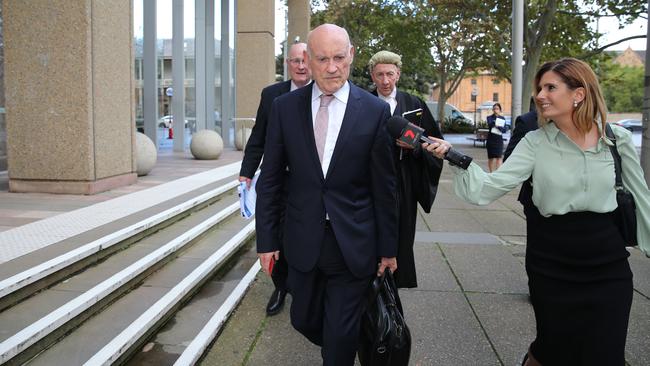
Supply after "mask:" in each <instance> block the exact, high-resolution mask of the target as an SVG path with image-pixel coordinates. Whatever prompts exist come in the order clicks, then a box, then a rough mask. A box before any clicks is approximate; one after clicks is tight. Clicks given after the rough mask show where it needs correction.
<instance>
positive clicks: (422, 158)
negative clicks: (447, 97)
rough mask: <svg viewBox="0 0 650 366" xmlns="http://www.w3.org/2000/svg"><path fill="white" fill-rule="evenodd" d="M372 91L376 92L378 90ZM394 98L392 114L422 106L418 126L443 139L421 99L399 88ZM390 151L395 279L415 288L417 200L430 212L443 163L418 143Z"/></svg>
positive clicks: (429, 134)
mask: <svg viewBox="0 0 650 366" xmlns="http://www.w3.org/2000/svg"><path fill="white" fill-rule="evenodd" d="M373 93H374V94H375V95H377V91H375V92H373ZM396 99H397V107H396V108H395V111H394V112H393V115H394V116H401V115H402V113H404V112H408V111H412V110H414V109H417V108H422V111H423V113H422V121H421V125H420V127H422V128H424V130H425V134H426V136H433V137H438V138H442V133H441V132H440V128H439V126H438V123H437V122H436V121H435V119H434V118H433V116H432V115H431V112H430V111H429V108H428V107H427V105H426V103H425V102H424V101H423V100H422V99H420V98H418V97H416V96H413V95H410V94H408V93H404V92H401V91H399V90H397V95H396ZM393 154H394V155H393V157H394V161H395V168H396V172H397V188H398V195H397V202H398V206H399V211H398V212H399V233H398V234H399V236H398V241H399V247H398V252H397V271H396V272H395V282H396V284H397V287H399V288H410V287H417V285H418V283H417V276H416V271H415V258H414V255H413V244H414V240H415V223H416V221H417V213H418V210H417V204H418V203H420V206H421V207H422V209H423V210H424V211H425V212H426V213H429V212H431V206H432V205H433V200H434V199H435V197H436V192H437V190H438V180H439V179H440V173H441V172H442V166H443V163H442V160H441V159H438V158H436V157H434V156H433V155H432V154H427V153H426V152H424V151H422V149H421V147H420V146H418V147H417V148H416V149H414V150H407V149H401V148H399V147H398V146H397V145H394V149H393Z"/></svg>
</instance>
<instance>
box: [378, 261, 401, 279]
mask: <svg viewBox="0 0 650 366" xmlns="http://www.w3.org/2000/svg"><path fill="white" fill-rule="evenodd" d="M386 268H388V269H390V271H391V272H393V273H395V271H397V258H395V257H391V258H386V257H381V262H380V263H379V269H377V277H379V276H381V275H383V274H384V271H385V270H386Z"/></svg>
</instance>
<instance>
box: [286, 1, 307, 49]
mask: <svg viewBox="0 0 650 366" xmlns="http://www.w3.org/2000/svg"><path fill="white" fill-rule="evenodd" d="M287 8H288V9H289V31H288V32H287V34H288V38H287V39H288V43H289V44H292V43H293V42H294V40H295V39H296V37H300V41H301V42H305V43H306V42H307V34H308V33H309V30H310V29H311V26H310V23H309V22H310V19H311V10H310V7H309V0H288V1H287Z"/></svg>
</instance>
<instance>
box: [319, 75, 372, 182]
mask: <svg viewBox="0 0 650 366" xmlns="http://www.w3.org/2000/svg"><path fill="white" fill-rule="evenodd" d="M360 99H361V96H360V93H359V89H358V88H357V87H356V86H354V84H352V83H350V96H349V97H348V104H347V105H346V107H345V114H344V115H343V122H342V123H341V130H340V131H339V136H338V138H337V139H336V145H335V146H334V153H332V160H331V161H330V165H329V168H328V169H327V176H326V177H325V179H326V180H327V178H328V177H329V176H330V174H331V172H332V170H333V169H334V167H335V166H336V163H337V162H338V160H339V156H340V155H341V154H342V152H341V151H342V150H343V148H344V147H345V143H346V142H347V140H348V137H349V136H350V132H351V131H353V130H354V126H355V125H356V123H357V121H358V120H359V118H358V114H359V104H360V102H359V100H360ZM312 140H313V134H312ZM315 147H316V143H314V148H315Z"/></svg>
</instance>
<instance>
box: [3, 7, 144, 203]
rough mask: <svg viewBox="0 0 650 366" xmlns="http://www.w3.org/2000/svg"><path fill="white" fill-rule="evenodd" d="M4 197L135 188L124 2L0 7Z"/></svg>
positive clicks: (129, 39)
mask: <svg viewBox="0 0 650 366" xmlns="http://www.w3.org/2000/svg"><path fill="white" fill-rule="evenodd" d="M2 15H3V20H4V37H5V87H6V112H7V115H6V117H7V145H8V165H9V167H8V168H9V169H8V170H9V190H10V191H12V192H48V193H69V194H94V193H97V192H101V191H105V190H109V189H112V188H115V187H118V186H123V185H127V184H131V183H133V182H135V181H136V179H137V176H136V173H135V171H136V169H135V152H134V145H135V137H134V136H135V123H134V120H135V116H134V108H133V103H134V98H133V93H134V85H133V50H132V39H133V35H132V33H133V31H132V28H133V26H132V24H133V23H132V21H133V19H132V5H131V1H130V0H111V1H91V0H64V1H47V0H30V1H23V0H4V1H3V9H2Z"/></svg>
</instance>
